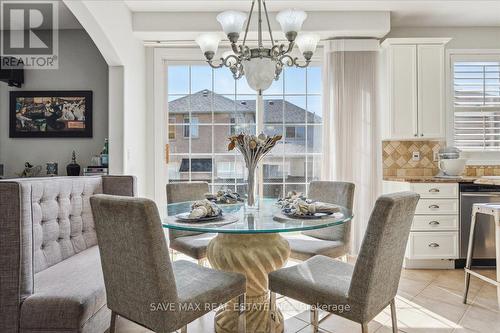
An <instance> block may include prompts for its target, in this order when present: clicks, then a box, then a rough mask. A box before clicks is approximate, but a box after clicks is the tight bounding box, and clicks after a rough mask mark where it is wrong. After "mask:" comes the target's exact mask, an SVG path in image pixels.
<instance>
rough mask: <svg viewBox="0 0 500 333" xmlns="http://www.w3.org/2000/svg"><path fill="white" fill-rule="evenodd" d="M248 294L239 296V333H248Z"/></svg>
mask: <svg viewBox="0 0 500 333" xmlns="http://www.w3.org/2000/svg"><path fill="white" fill-rule="evenodd" d="M246 323H247V321H246V294H241V295H240V296H238V333H246V331H247V325H246Z"/></svg>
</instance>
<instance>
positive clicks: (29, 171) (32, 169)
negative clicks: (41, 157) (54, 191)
mask: <svg viewBox="0 0 500 333" xmlns="http://www.w3.org/2000/svg"><path fill="white" fill-rule="evenodd" d="M41 172H42V166H41V165H37V166H33V165H32V164H31V163H30V162H26V163H24V170H23V171H22V172H21V173H18V174H17V175H18V176H19V177H22V178H29V177H38V176H40V173H41Z"/></svg>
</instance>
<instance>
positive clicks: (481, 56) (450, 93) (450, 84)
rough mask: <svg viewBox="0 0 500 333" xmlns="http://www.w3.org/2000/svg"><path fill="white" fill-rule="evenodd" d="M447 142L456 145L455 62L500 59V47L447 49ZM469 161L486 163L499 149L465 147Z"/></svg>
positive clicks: (465, 153)
mask: <svg viewBox="0 0 500 333" xmlns="http://www.w3.org/2000/svg"><path fill="white" fill-rule="evenodd" d="M445 59H446V66H445V68H446V75H445V77H446V101H447V103H446V104H447V110H446V125H447V126H446V142H447V144H448V145H450V146H454V145H455V106H454V99H455V94H454V84H455V83H454V63H455V62H460V61H478V62H479V61H500V49H449V50H447V51H446V58H445ZM499 110H500V107H499ZM463 152H464V157H467V158H468V159H469V163H486V162H485V159H486V161H487V160H489V159H490V157H493V156H494V154H498V152H499V151H498V150H491V149H490V150H488V149H463Z"/></svg>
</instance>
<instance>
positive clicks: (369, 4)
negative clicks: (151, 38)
mask: <svg viewBox="0 0 500 333" xmlns="http://www.w3.org/2000/svg"><path fill="white" fill-rule="evenodd" d="M125 2H126V4H127V5H128V6H129V8H130V9H131V10H132V11H133V12H213V11H215V12H218V11H223V10H227V9H234V10H242V11H248V10H249V8H250V3H251V2H250V0H125ZM266 3H267V6H268V9H269V11H278V10H281V9H284V8H291V7H292V8H301V9H304V10H306V11H390V12H391V26H393V27H439V26H441V27H442V26H448V27H470V26H478V27H479V26H500V0H468V1H466V0H391V1H379V0H301V1H297V0H267V2H266Z"/></svg>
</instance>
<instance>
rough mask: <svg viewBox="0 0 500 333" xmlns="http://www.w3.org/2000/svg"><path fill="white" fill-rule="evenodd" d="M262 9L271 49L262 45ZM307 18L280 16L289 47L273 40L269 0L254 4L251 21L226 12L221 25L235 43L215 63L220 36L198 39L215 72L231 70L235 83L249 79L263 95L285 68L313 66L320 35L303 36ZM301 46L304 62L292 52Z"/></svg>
mask: <svg viewBox="0 0 500 333" xmlns="http://www.w3.org/2000/svg"><path fill="white" fill-rule="evenodd" d="M256 2H257V7H258V8H257V14H258V22H257V23H258V40H257V42H258V47H256V48H250V47H248V46H247V45H246V42H247V35H248V28H249V26H250V20H251V18H252V13H253V11H254V7H255V3H256ZM262 9H264V15H265V19H266V23H267V27H268V31H269V37H270V42H271V46H270V47H264V44H263V41H262V34H263V32H262V19H263V18H262ZM306 18H307V14H306V12H304V11H301V10H295V9H286V10H283V11H281V12H279V13H278V15H276V20H277V21H278V22H279V24H280V26H281V29H282V31H283V33H284V34H285V37H286V39H287V40H288V45H286V44H276V43H275V41H274V39H273V33H272V31H271V25H270V23H269V14H268V12H267V8H266V1H265V0H252V6H251V8H250V13H249V17H248V20H247V15H246V14H245V13H243V12H238V11H232V10H230V11H225V12H222V13H220V14H219V15H217V21H219V23H220V24H221V26H222V30H224V33H225V34H226V36H227V38H228V39H229V41H230V42H231V49H232V51H228V52H225V53H224V54H222V57H221V58H219V60H218V61H217V62H216V61H215V59H214V58H215V54H216V53H217V49H218V47H219V43H220V40H221V38H220V36H219V35H218V34H212V33H210V34H203V35H200V36H199V37H198V38H197V39H196V43H197V44H198V45H199V46H200V48H201V51H202V52H203V54H204V55H205V58H206V60H207V62H208V64H209V65H210V66H211V67H212V68H221V67H223V66H225V67H228V68H229V70H230V71H231V73H232V74H233V77H234V78H235V79H240V78H241V77H242V76H245V77H246V80H247V82H248V85H249V86H250V87H251V88H252V89H254V90H256V91H259V92H262V91H263V90H266V89H267V88H269V87H270V86H271V84H272V82H273V80H278V79H279V77H280V74H281V72H282V71H283V68H284V67H285V66H289V67H293V66H295V67H299V68H305V67H307V66H308V65H309V63H310V62H311V58H312V56H313V53H314V51H315V50H316V46H317V44H318V42H319V36H318V35H316V34H302V33H301V34H299V32H300V29H301V28H302V24H303V23H304V21H305V19H306ZM245 21H246V22H247V23H246V28H245V35H244V37H243V42H242V43H241V44H238V40H239V38H240V32H241V31H242V30H243V25H244V24H245ZM295 45H297V46H298V48H299V50H300V52H301V53H302V55H303V56H304V60H303V62H301V61H300V60H299V58H298V57H293V56H292V55H291V52H292V50H293V48H294V46H295Z"/></svg>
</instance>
